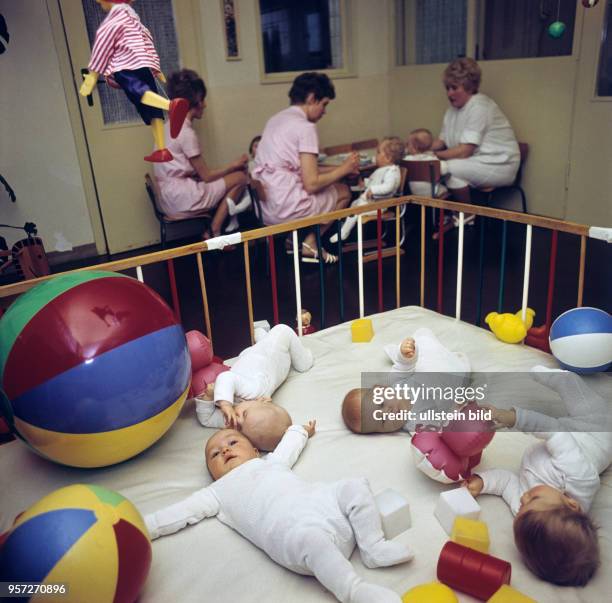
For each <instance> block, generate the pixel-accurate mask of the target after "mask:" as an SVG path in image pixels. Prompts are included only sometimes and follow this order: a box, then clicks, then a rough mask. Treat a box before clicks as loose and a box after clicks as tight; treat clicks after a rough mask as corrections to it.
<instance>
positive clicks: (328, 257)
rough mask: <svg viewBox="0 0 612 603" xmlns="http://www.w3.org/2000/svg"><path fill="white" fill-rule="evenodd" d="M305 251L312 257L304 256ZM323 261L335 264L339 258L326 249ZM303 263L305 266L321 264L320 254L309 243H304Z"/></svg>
mask: <svg viewBox="0 0 612 603" xmlns="http://www.w3.org/2000/svg"><path fill="white" fill-rule="evenodd" d="M304 251H307V252H308V253H309V254H312V255H304ZM323 261H324V262H325V263H326V264H335V263H336V262H337V261H338V256H335V255H334V254H333V253H329V252H328V251H326V250H325V249H323ZM302 262H304V263H305V264H318V263H319V253H318V251H317V250H316V249H313V248H312V247H311V246H310V245H309V244H308V243H306V242H302Z"/></svg>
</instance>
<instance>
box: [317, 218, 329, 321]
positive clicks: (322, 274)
mask: <svg viewBox="0 0 612 603" xmlns="http://www.w3.org/2000/svg"><path fill="white" fill-rule="evenodd" d="M315 234H316V237H317V253H318V254H319V302H320V307H321V328H322V329H324V328H325V323H326V320H325V262H324V261H323V245H322V244H321V226H320V225H319V224H317V225H316V226H315Z"/></svg>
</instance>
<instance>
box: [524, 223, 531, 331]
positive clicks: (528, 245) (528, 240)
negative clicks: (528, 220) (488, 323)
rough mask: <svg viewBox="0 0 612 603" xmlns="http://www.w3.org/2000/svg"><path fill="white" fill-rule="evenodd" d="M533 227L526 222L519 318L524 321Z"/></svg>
mask: <svg viewBox="0 0 612 603" xmlns="http://www.w3.org/2000/svg"><path fill="white" fill-rule="evenodd" d="M532 231H533V227H532V226H531V224H527V232H526V234H525V268H524V271H523V301H522V303H521V319H522V320H523V322H525V318H526V317H527V298H528V297H529V273H530V270H531V236H532Z"/></svg>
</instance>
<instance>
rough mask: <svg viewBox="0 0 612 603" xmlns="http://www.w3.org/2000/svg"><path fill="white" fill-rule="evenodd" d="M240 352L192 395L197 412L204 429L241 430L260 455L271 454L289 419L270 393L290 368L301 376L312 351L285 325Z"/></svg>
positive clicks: (310, 363) (307, 366) (310, 359)
mask: <svg viewBox="0 0 612 603" xmlns="http://www.w3.org/2000/svg"><path fill="white" fill-rule="evenodd" d="M263 333H264V334H263V335H261V336H259V332H258V333H257V335H258V336H257V343H255V345H253V346H250V347H248V348H246V349H245V350H243V351H242V352H241V353H240V356H238V360H236V362H235V363H234V364H233V366H232V368H231V370H229V371H225V372H224V373H221V374H219V375H218V376H217V379H216V381H215V382H214V383H213V384H209V385H208V388H207V390H206V391H205V392H204V393H203V394H200V395H199V396H196V398H195V402H196V413H197V417H198V420H199V421H200V423H201V424H202V425H203V426H204V427H214V428H217V429H221V428H223V427H230V428H232V429H238V430H239V431H242V432H243V433H244V434H245V435H246V436H247V437H248V438H249V439H250V440H251V441H252V442H253V443H254V444H255V446H257V448H258V449H259V450H274V447H275V446H276V445H277V444H278V442H279V441H280V439H281V438H282V436H283V434H284V433H285V431H286V429H287V428H288V427H289V426H290V425H291V417H290V416H289V414H288V413H287V411H286V410H285V409H284V408H281V407H280V406H277V405H276V404H272V398H271V397H270V396H272V394H273V393H274V392H275V391H276V389H277V388H278V387H279V386H280V385H281V384H282V383H283V382H284V381H285V379H286V378H287V375H288V374H289V369H290V368H291V367H293V368H294V369H295V370H296V371H299V372H305V371H307V370H308V369H309V368H310V367H311V366H312V362H313V361H312V352H311V351H310V350H309V349H308V348H305V347H304V346H303V345H302V342H301V341H300V339H299V337H298V336H297V335H296V334H295V333H294V331H293V330H292V329H290V328H289V327H288V326H287V325H276V326H275V327H272V329H271V330H270V332H269V333H265V332H263Z"/></svg>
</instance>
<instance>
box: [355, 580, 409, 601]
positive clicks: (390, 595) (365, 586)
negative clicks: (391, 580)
mask: <svg viewBox="0 0 612 603" xmlns="http://www.w3.org/2000/svg"><path fill="white" fill-rule="evenodd" d="M349 601H350V603H401V599H400V597H399V595H398V594H397V593H395V592H393V591H392V590H390V589H389V588H385V587H384V586H377V585H376V584H369V583H368V582H360V583H359V584H358V585H357V586H356V587H355V588H354V589H353V591H352V592H351V598H350V599H349Z"/></svg>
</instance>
